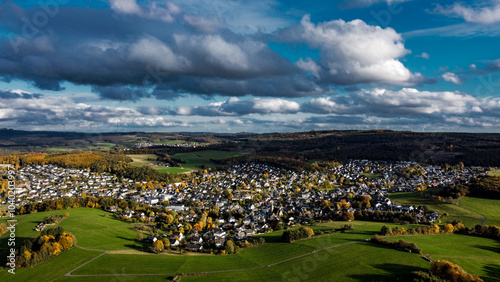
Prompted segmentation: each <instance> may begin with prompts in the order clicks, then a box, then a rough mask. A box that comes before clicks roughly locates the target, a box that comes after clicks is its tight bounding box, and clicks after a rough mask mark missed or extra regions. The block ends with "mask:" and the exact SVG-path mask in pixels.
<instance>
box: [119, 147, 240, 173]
mask: <svg viewBox="0 0 500 282" xmlns="http://www.w3.org/2000/svg"><path fill="white" fill-rule="evenodd" d="M245 154H246V153H238V152H226V151H214V150H206V151H199V152H191V153H179V154H175V155H171V156H170V157H171V158H174V159H182V160H184V161H185V162H186V163H185V164H180V165H182V167H163V166H155V165H156V164H158V163H159V162H158V161H156V158H158V156H157V155H154V154H139V155H127V156H128V157H130V158H132V160H133V162H132V163H131V164H132V165H133V166H138V167H142V166H150V165H151V166H153V168H154V169H156V170H158V171H159V172H163V173H184V172H189V171H193V170H200V169H207V168H215V167H216V166H217V165H216V164H215V163H214V162H212V161H211V159H213V160H219V159H225V158H232V157H237V156H242V155H245Z"/></svg>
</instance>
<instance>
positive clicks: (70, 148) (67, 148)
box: [45, 143, 116, 152]
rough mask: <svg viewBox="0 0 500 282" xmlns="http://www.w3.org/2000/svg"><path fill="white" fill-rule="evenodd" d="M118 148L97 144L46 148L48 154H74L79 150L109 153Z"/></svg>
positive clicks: (112, 144) (107, 144) (111, 145)
mask: <svg viewBox="0 0 500 282" xmlns="http://www.w3.org/2000/svg"><path fill="white" fill-rule="evenodd" d="M114 146H116V144H114V143H95V144H93V145H87V146H54V147H49V148H46V149H45V150H46V151H48V152H72V151H77V150H98V151H109V150H111V149H113V147H114Z"/></svg>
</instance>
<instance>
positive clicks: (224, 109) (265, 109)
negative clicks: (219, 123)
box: [176, 97, 300, 116]
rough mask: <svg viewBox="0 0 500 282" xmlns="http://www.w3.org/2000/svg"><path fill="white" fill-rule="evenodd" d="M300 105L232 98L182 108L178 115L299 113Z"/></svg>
mask: <svg viewBox="0 0 500 282" xmlns="http://www.w3.org/2000/svg"><path fill="white" fill-rule="evenodd" d="M299 110H300V105H299V103H297V102H293V101H288V100H285V99H260V98H252V99H248V100H240V99H238V98H235V97H232V98H229V99H228V100H227V101H225V102H215V103H210V104H208V105H201V106H180V107H178V108H177V111H176V112H177V114H178V115H200V116H243V115H250V114H277V113H278V114H279V113H297V112H298V111H299Z"/></svg>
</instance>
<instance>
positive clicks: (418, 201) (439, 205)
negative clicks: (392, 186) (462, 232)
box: [389, 192, 483, 228]
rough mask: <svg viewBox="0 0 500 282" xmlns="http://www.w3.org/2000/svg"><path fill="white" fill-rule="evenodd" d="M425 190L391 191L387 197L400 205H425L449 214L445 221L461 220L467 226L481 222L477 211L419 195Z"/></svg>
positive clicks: (438, 211)
mask: <svg viewBox="0 0 500 282" xmlns="http://www.w3.org/2000/svg"><path fill="white" fill-rule="evenodd" d="M423 193H425V192H408V193H392V194H390V195H389V198H390V199H391V201H392V202H396V203H400V204H402V205H413V206H427V207H429V209H431V210H433V211H436V212H437V213H439V214H440V215H442V214H444V213H445V212H446V213H448V214H449V216H448V217H447V218H446V221H447V222H449V221H453V220H457V221H462V222H463V223H464V224H465V225H466V226H467V227H470V228H472V227H474V226H475V225H477V224H481V222H482V221H483V217H482V216H480V215H479V214H477V213H474V212H471V211H469V210H467V209H465V208H463V207H460V206H458V205H455V204H448V203H444V202H438V201H436V200H433V199H431V198H425V197H421V195H422V194H423Z"/></svg>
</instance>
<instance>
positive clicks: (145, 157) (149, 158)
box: [127, 154, 158, 167]
mask: <svg viewBox="0 0 500 282" xmlns="http://www.w3.org/2000/svg"><path fill="white" fill-rule="evenodd" d="M127 157H130V158H131V159H132V160H133V162H132V163H131V165H133V166H138V167H141V166H148V165H155V164H157V163H158V161H157V160H156V159H157V158H158V156H157V155H155V154H142V155H127Z"/></svg>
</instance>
